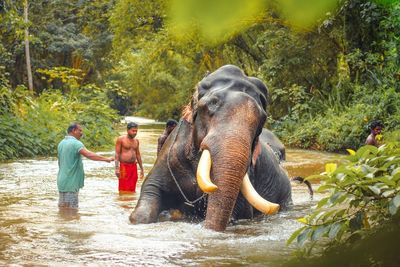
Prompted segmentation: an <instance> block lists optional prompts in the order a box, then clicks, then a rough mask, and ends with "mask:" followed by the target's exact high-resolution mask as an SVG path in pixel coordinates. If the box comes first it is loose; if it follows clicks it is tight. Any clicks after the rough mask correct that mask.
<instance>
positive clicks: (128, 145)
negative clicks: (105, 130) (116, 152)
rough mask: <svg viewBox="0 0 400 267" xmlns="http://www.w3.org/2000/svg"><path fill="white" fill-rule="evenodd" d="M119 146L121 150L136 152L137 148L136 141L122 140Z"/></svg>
mask: <svg viewBox="0 0 400 267" xmlns="http://www.w3.org/2000/svg"><path fill="white" fill-rule="evenodd" d="M121 146H122V149H123V150H136V149H137V147H138V141H137V140H136V139H129V138H124V140H122V145H121Z"/></svg>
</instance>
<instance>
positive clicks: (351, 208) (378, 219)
mask: <svg viewBox="0 0 400 267" xmlns="http://www.w3.org/2000/svg"><path fill="white" fill-rule="evenodd" d="M306 179H307V180H312V179H319V180H320V181H321V185H320V187H319V188H318V192H320V193H325V197H324V198H323V199H321V200H320V201H319V202H318V204H317V207H316V208H315V210H314V211H313V212H312V213H311V214H310V215H308V216H306V217H304V218H301V219H299V222H301V223H303V224H304V227H302V228H300V229H299V230H297V231H296V232H295V233H293V234H292V236H291V237H290V239H289V240H288V243H289V244H290V243H291V242H293V241H294V240H297V243H298V244H299V245H300V246H303V247H304V248H305V250H306V251H307V252H308V253H310V252H311V250H312V248H313V247H314V245H315V243H317V242H324V243H325V244H330V245H333V244H337V243H341V244H343V243H346V242H353V241H354V240H358V239H360V238H361V237H363V236H364V235H365V234H366V233H368V232H369V230H370V229H371V228H374V227H377V226H379V225H381V224H383V223H385V222H387V221H388V220H391V219H394V218H395V216H397V215H399V207H400V143H390V144H387V145H384V146H381V147H379V148H376V147H374V146H364V147H361V148H360V149H358V150H357V152H356V153H355V155H350V156H348V157H347V159H346V161H345V162H343V163H342V164H340V165H339V166H338V168H337V169H336V170H334V171H333V172H329V173H326V172H325V173H322V174H321V175H314V176H310V177H307V178H306ZM326 242H327V243H326ZM371 260H372V259H371Z"/></svg>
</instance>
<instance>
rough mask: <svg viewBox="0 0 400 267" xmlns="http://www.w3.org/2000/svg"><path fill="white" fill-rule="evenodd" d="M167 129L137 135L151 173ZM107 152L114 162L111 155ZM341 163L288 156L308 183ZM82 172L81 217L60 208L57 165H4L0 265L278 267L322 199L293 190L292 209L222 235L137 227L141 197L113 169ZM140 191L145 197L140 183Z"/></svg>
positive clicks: (185, 225) (175, 225)
mask: <svg viewBox="0 0 400 267" xmlns="http://www.w3.org/2000/svg"><path fill="white" fill-rule="evenodd" d="M162 128H163V125H160V124H149V125H143V126H141V127H140V128H139V133H138V138H139V139H140V144H141V154H142V159H143V162H144V168H145V173H148V172H149V170H150V169H151V167H152V164H153V163H154V161H155V157H156V150H157V138H158V136H159V135H160V134H161V132H162V131H163V129H162ZM83 141H84V140H83ZM89 149H90V148H89ZM101 153H102V154H104V155H108V156H110V155H112V154H113V151H112V149H110V150H109V151H104V152H101ZM336 158H337V155H334V154H328V153H321V152H314V151H306V150H295V149H288V151H287V161H286V162H285V163H284V165H285V167H286V168H287V170H288V172H289V174H290V176H291V177H293V176H297V175H300V176H307V175H310V174H315V173H320V172H322V171H323V170H324V164H325V163H326V162H331V161H334V160H335V159H336ZM84 167H85V173H86V179H85V187H84V188H83V189H82V190H81V191H80V193H79V202H80V203H79V205H80V208H79V211H78V213H75V214H65V213H60V212H59V210H58V207H57V201H58V192H57V186H56V175H57V171H58V165H57V159H56V158H54V157H51V158H37V159H29V160H17V161H13V162H9V163H2V164H0V192H1V196H0V218H1V221H0V265H1V266H21V265H23V266H54V265H55V266H71V265H72V266H88V265H89V266H93V265H95V266H126V265H131V266H143V265H145V266H161V265H163V266H215V265H252V266H277V265H279V264H278V263H281V262H282V261H283V260H284V259H287V256H288V255H290V254H291V252H292V251H293V249H294V248H295V246H290V247H288V246H286V240H287V239H288V238H289V237H290V235H291V234H292V233H293V232H294V231H295V230H296V229H297V228H299V227H300V226H301V225H300V223H298V222H297V221H296V219H297V218H299V217H302V216H304V215H305V214H307V212H308V211H310V209H311V208H312V206H313V205H315V203H316V201H317V200H318V199H320V198H321V196H320V195H319V194H316V195H315V196H314V200H312V201H311V200H310V197H309V194H308V192H307V188H306V186H305V185H299V184H293V201H294V207H293V210H290V211H287V212H281V213H279V214H277V215H273V216H268V217H264V218H260V219H257V220H255V221H245V220H244V221H239V222H238V223H237V224H236V225H231V226H228V228H227V230H226V231H225V232H224V233H217V232H213V231H209V230H206V229H204V228H203V227H202V224H201V223H200V224H194V223H189V222H160V223H154V224H148V225H131V224H130V223H129V220H128V217H129V215H130V213H131V211H132V210H133V208H134V207H135V204H136V202H137V199H138V197H139V193H136V194H132V195H119V193H118V180H117V179H116V177H115V175H114V168H113V163H105V162H95V161H90V160H86V159H84ZM138 186H139V188H138V189H139V190H140V182H139V184H138ZM315 186H316V185H314V187H315Z"/></svg>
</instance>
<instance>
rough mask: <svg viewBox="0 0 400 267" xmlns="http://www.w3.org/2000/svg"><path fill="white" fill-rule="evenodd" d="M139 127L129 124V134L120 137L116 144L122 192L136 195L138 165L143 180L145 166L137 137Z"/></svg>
mask: <svg viewBox="0 0 400 267" xmlns="http://www.w3.org/2000/svg"><path fill="white" fill-rule="evenodd" d="M137 132H138V125H137V124H136V123H134V122H129V123H128V125H127V134H126V135H123V136H120V137H118V139H117V142H116V144H115V175H116V176H117V177H118V182H119V184H118V190H119V191H120V192H130V193H134V192H135V191H136V183H137V180H138V173H137V165H136V164H137V163H139V167H140V179H143V176H144V172H143V165H142V158H141V156H140V150H139V140H138V139H137V138H135V137H136V134H137Z"/></svg>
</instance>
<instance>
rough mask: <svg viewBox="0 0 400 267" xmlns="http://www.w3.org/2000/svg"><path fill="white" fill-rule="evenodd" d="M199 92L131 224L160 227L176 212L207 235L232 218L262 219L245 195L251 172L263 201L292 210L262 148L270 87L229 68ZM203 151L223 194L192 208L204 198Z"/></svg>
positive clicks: (282, 179) (281, 176) (276, 168)
mask: <svg viewBox="0 0 400 267" xmlns="http://www.w3.org/2000/svg"><path fill="white" fill-rule="evenodd" d="M196 89H197V90H196V92H195V94H194V95H193V99H192V102H191V105H190V108H189V109H188V110H187V111H186V113H185V114H184V115H183V117H182V118H181V120H180V122H179V124H178V126H177V127H176V128H175V129H174V131H173V132H172V133H171V134H170V136H169V137H168V139H167V140H166V142H165V144H164V146H163V148H162V150H161V151H160V154H159V156H158V158H157V161H156V163H155V164H154V167H153V169H152V170H151V171H150V173H149V174H148V176H147V177H146V180H145V181H144V182H143V185H142V190H141V194H140V198H139V201H138V204H137V206H136V207H135V210H134V211H133V212H132V214H131V215H130V221H131V222H132V223H134V224H138V223H153V222H157V221H158V218H159V215H160V213H161V212H162V211H164V210H169V209H177V210H180V211H181V212H182V213H183V214H185V215H186V217H191V218H194V219H204V220H205V221H204V227H205V228H208V229H212V230H216V231H224V230H225V228H226V226H227V224H228V222H229V221H230V220H231V219H233V220H235V219H251V218H253V217H255V216H257V215H258V214H260V213H259V212H258V211H256V210H255V209H253V207H251V206H250V205H249V203H248V202H247V200H245V199H244V198H243V196H242V194H241V193H240V186H241V184H242V181H243V177H244V175H245V174H246V172H247V173H248V174H249V177H250V180H251V182H252V184H253V186H254V188H255V189H256V191H257V192H258V193H259V194H260V195H261V196H263V197H264V198H265V199H267V200H269V201H271V202H275V203H278V204H280V205H281V209H285V208H287V207H288V206H289V205H290V204H291V186H290V182H289V179H288V177H287V176H286V174H285V172H284V171H283V169H281V167H280V165H279V162H278V159H277V157H276V156H275V154H274V152H273V151H272V149H271V147H270V146H267V145H266V143H265V142H264V141H265V140H264V137H263V141H259V135H260V134H261V132H262V129H263V125H264V123H265V120H266V117H267V114H266V105H267V96H268V91H267V88H266V87H265V85H264V84H263V83H262V82H261V81H260V80H258V79H256V78H253V77H247V76H245V75H244V73H243V72H242V71H241V70H240V69H239V68H237V67H236V66H232V65H226V66H223V67H221V68H219V69H218V70H216V71H215V72H213V73H211V74H210V75H208V76H207V77H205V78H204V79H203V80H202V81H201V82H200V83H199V84H198V85H197V88H196ZM266 139H268V138H266ZM267 141H268V140H267ZM270 141H271V142H272V140H270ZM278 141H279V140H278ZM204 149H208V150H209V151H210V154H211V158H212V168H211V173H210V176H211V179H212V181H213V183H215V184H216V185H217V186H218V190H217V191H215V192H214V193H211V194H209V195H205V197H203V198H201V199H200V200H199V201H197V202H195V203H192V204H191V205H188V204H185V202H186V201H190V202H192V201H194V200H196V199H198V198H200V197H201V196H202V195H203V192H202V191H201V190H200V188H199V187H198V185H197V182H196V170H197V165H198V162H199V159H200V155H201V151H202V150H204ZM174 177H175V178H174ZM179 188H180V189H181V190H179ZM185 198H186V199H185Z"/></svg>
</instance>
